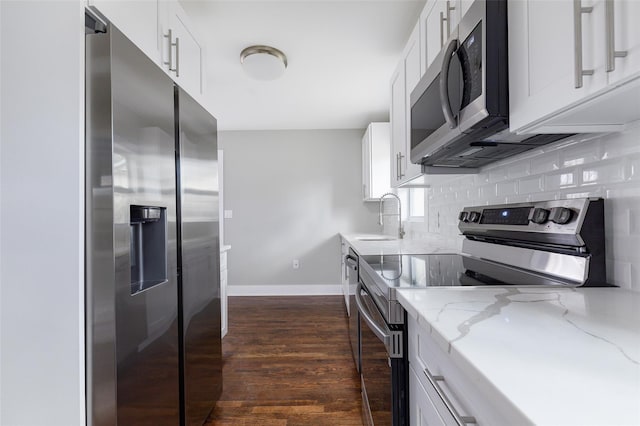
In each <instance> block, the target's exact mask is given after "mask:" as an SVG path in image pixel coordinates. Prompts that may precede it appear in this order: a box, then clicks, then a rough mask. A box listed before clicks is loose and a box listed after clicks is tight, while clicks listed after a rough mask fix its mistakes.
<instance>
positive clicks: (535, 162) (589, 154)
mask: <svg viewBox="0 0 640 426" xmlns="http://www.w3.org/2000/svg"><path fill="white" fill-rule="evenodd" d="M429 180H430V185H431V187H430V188H429V189H427V190H426V191H427V197H425V199H426V201H425V204H426V205H425V211H426V212H428V213H427V216H426V218H425V221H424V222H423V223H421V222H410V223H407V225H406V230H407V237H408V238H413V239H433V240H434V241H440V242H441V244H443V245H446V246H449V247H451V248H456V249H460V247H461V244H462V237H461V236H460V235H459V231H458V220H457V218H458V212H459V211H460V210H461V209H462V208H463V207H465V206H472V205H487V204H502V203H515V202H524V201H537V200H550V199H563V198H582V197H602V198H604V199H605V232H606V250H607V276H608V280H609V282H610V283H612V284H615V285H618V286H620V287H624V288H627V289H631V290H633V291H638V292H640V125H637V126H634V127H633V128H630V129H628V130H626V131H624V132H620V133H614V134H607V135H595V136H594V135H577V136H575V137H571V138H569V139H565V140H564V141H560V142H557V143H555V144H552V145H549V146H546V147H544V148H541V149H536V150H533V151H529V152H527V153H524V154H521V155H519V156H516V157H512V158H509V159H507V160H503V161H501V162H499V163H494V164H491V165H489V166H487V167H485V168H483V169H482V170H481V172H480V173H478V174H473V175H433V176H430V178H429Z"/></svg>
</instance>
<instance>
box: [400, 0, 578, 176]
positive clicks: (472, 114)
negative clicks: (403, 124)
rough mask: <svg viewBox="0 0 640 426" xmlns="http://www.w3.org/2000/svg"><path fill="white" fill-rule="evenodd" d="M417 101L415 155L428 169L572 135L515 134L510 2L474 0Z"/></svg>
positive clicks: (476, 163) (480, 162)
mask: <svg viewBox="0 0 640 426" xmlns="http://www.w3.org/2000/svg"><path fill="white" fill-rule="evenodd" d="M410 102H411V154H410V156H411V161H412V162H413V163H416V164H422V165H423V172H425V173H439V172H440V173H445V172H452V171H455V172H461V169H460V168H462V169H464V168H470V169H473V168H477V167H480V166H484V165H486V164H489V163H491V162H493V161H497V160H500V159H503V158H506V157H508V156H511V155H515V154H518V153H521V152H524V151H526V150H529V149H532V148H535V147H537V146H540V145H544V144H547V143H550V142H554V141H557V140H559V139H562V138H565V137H567V136H569V135H568V134H548V135H515V134H512V133H510V132H509V79H508V57H507V1H506V0H475V1H474V2H473V4H472V5H471V6H470V7H469V10H468V11H467V12H466V13H465V15H464V16H463V18H462V20H461V21H460V24H459V25H458V26H457V27H456V28H455V29H454V30H453V31H452V33H451V36H450V37H449V39H448V40H447V41H446V43H445V44H444V48H443V50H442V51H441V52H440V53H439V54H438V55H437V57H436V58H435V60H434V61H433V63H432V64H431V65H430V66H429V68H428V69H427V71H426V73H425V74H424V76H423V77H422V78H421V80H420V82H419V83H418V84H417V86H416V88H415V89H414V90H413V92H412V93H411V98H410ZM451 168H455V169H453V170H451ZM456 169H457V170H456Z"/></svg>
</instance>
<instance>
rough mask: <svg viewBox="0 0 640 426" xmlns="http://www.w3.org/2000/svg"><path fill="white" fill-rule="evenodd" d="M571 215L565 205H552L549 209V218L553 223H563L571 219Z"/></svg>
mask: <svg viewBox="0 0 640 426" xmlns="http://www.w3.org/2000/svg"><path fill="white" fill-rule="evenodd" d="M571 216H572V212H571V209H568V208H566V207H554V208H552V209H551V213H550V214H549V220H550V221H551V222H553V223H557V224H558V225H564V224H565V223H568V222H569V221H570V220H571Z"/></svg>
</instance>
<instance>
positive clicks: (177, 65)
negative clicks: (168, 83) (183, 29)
mask: <svg viewBox="0 0 640 426" xmlns="http://www.w3.org/2000/svg"><path fill="white" fill-rule="evenodd" d="M175 71H176V77H180V38H179V37H176V70H175Z"/></svg>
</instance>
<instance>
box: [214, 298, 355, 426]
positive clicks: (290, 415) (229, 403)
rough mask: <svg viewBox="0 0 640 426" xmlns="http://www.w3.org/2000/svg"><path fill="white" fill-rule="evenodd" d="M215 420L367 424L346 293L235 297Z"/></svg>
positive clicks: (216, 422)
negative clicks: (352, 348)
mask: <svg viewBox="0 0 640 426" xmlns="http://www.w3.org/2000/svg"><path fill="white" fill-rule="evenodd" d="M222 351H223V362H224V365H223V380H224V385H223V391H222V396H221V397H220V401H219V402H218V404H217V405H216V407H215V408H214V410H213V411H212V412H211V415H210V416H209V419H208V420H207V422H206V423H205V425H207V426H213V425H265V426H270V425H278V426H280V425H287V426H292V425H305V426H306V425H331V426H334V425H345V426H351V425H358V426H360V425H362V422H361V417H360V411H361V405H362V404H361V400H360V379H359V375H358V373H357V371H356V369H355V366H354V362H353V358H352V356H351V347H350V345H349V336H348V328H347V319H346V314H345V308H344V301H343V298H342V296H304V297H230V298H229V332H228V334H227V336H226V337H225V338H224V339H223V341H222Z"/></svg>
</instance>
